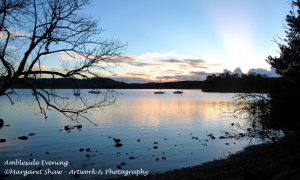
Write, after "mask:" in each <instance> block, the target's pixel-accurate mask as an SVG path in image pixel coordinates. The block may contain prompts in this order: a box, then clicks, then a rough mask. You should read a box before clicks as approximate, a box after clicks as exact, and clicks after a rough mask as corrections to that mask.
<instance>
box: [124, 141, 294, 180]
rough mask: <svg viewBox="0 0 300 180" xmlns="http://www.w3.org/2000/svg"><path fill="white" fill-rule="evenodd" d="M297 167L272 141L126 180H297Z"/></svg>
mask: <svg viewBox="0 0 300 180" xmlns="http://www.w3.org/2000/svg"><path fill="white" fill-rule="evenodd" d="M299 177H300V168H294V167H291V166H290V165H289V163H288V162H286V160H285V159H284V158H282V157H281V156H280V155H279V154H278V153H277V151H276V147H274V145H273V144H262V145H254V146H249V147H247V148H246V149H245V150H244V151H241V152H239V153H237V154H233V155H230V156H229V157H228V158H226V159H221V160H215V161H211V162H208V163H204V164H202V165H199V166H194V167H189V168H183V169H179V170H174V171H170V172H166V173H161V174H156V175H151V176H148V177H130V178H128V179H201V180H208V179H240V180H242V179H273V180H279V179H281V180H287V179H298V178H299Z"/></svg>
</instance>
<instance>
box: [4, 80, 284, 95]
mask: <svg viewBox="0 0 300 180" xmlns="http://www.w3.org/2000/svg"><path fill="white" fill-rule="evenodd" d="M280 82H281V79H280V78H259V79H213V80H211V79H210V80H205V81H176V82H162V83H154V82H151V83H125V82H119V81H115V80H113V79H110V78H100V77H97V78H91V79H75V80H74V79H67V78H56V79H52V78H49V79H47V78H43V79H27V80H26V81H25V83H20V84H18V83H16V84H14V85H13V87H14V88H19V89H30V87H33V88H44V89H50V88H54V89H73V88H78V89H202V90H203V91H206V92H267V91H270V90H271V89H273V88H276V87H278V86H279V85H280ZM0 85H1V82H0Z"/></svg>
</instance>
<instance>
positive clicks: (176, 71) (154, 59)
mask: <svg viewBox="0 0 300 180" xmlns="http://www.w3.org/2000/svg"><path fill="white" fill-rule="evenodd" d="M108 63H113V64H115V65H116V68H114V69H112V71H113V74H114V79H116V77H120V78H118V79H126V80H127V81H128V82H129V81H130V82H133V81H134V80H136V81H137V82H144V81H148V82H151V81H178V80H182V81H183V80H203V79H205V77H206V75H207V74H205V73H204V70H205V71H206V70H208V69H210V68H211V67H215V66H219V64H210V63H207V62H206V61H205V60H203V59H199V58H194V57H191V56H187V55H181V54H178V53H176V51H171V52H165V53H153V52H151V53H144V54H141V55H123V56H118V57H114V58H112V59H111V62H110V61H108ZM200 71H202V73H198V74H197V73H196V72H200Z"/></svg>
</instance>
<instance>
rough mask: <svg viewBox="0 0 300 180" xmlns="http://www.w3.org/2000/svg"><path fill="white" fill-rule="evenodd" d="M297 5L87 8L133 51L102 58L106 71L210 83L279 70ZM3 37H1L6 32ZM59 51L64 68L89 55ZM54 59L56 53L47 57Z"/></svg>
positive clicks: (266, 1) (191, 2)
mask: <svg viewBox="0 0 300 180" xmlns="http://www.w3.org/2000/svg"><path fill="white" fill-rule="evenodd" d="M289 9H290V6H289V4H288V3H287V2H286V1H274V0H243V1H241V0H226V1H225V0H224V1H221V0H220V1H211V0H164V1H161V0H151V1H140V0H128V1H127V0H126V1H123V0H110V1H104V0H97V1H96V0H95V1H92V5H91V6H89V7H87V8H86V9H84V10H83V12H84V13H85V14H88V15H90V16H91V17H93V18H95V19H100V21H99V26H100V27H103V28H104V29H105V31H103V33H102V34H101V38H103V39H111V38H113V39H118V40H120V41H121V42H124V43H125V44H126V45H127V48H126V50H125V52H123V53H122V55H121V56H119V57H114V58H112V59H111V60H110V61H108V62H107V61H105V62H103V63H100V64H99V65H101V66H102V67H104V69H106V70H107V71H105V70H97V69H95V73H96V74H98V75H99V76H102V77H103V76H104V77H109V78H113V79H116V80H120V81H125V82H149V81H178V80H203V79H205V77H206V75H207V74H211V73H222V72H223V71H224V69H227V70H229V71H234V69H236V68H237V67H239V68H240V69H241V70H242V72H243V73H247V72H248V71H251V70H255V71H257V72H264V73H266V74H269V75H272V74H274V71H273V70H271V69H270V65H269V64H268V63H267V62H266V61H265V59H266V58H267V57H268V56H269V55H272V56H276V55H278V52H277V50H278V47H277V45H276V43H274V41H273V40H274V37H276V36H278V37H284V28H283V25H284V24H283V22H284V18H285V16H286V14H287V13H288V12H289ZM0 38H1V35H0ZM71 56H72V57H70V56H69V55H66V54H59V55H57V56H55V57H52V60H54V59H55V60H54V61H53V62H50V63H47V62H48V61H44V62H45V63H46V64H45V65H46V66H49V67H50V68H59V67H60V65H62V64H64V63H70V64H72V63H76V62H80V60H81V59H82V57H80V56H78V55H75V54H74V55H73V54H71ZM47 59H48V60H49V59H51V58H49V57H48V58H47Z"/></svg>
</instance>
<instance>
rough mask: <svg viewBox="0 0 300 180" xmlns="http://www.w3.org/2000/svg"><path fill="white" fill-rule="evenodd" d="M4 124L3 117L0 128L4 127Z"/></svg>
mask: <svg viewBox="0 0 300 180" xmlns="http://www.w3.org/2000/svg"><path fill="white" fill-rule="evenodd" d="M3 126H4V121H3V119H0V128H2V127H3Z"/></svg>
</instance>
